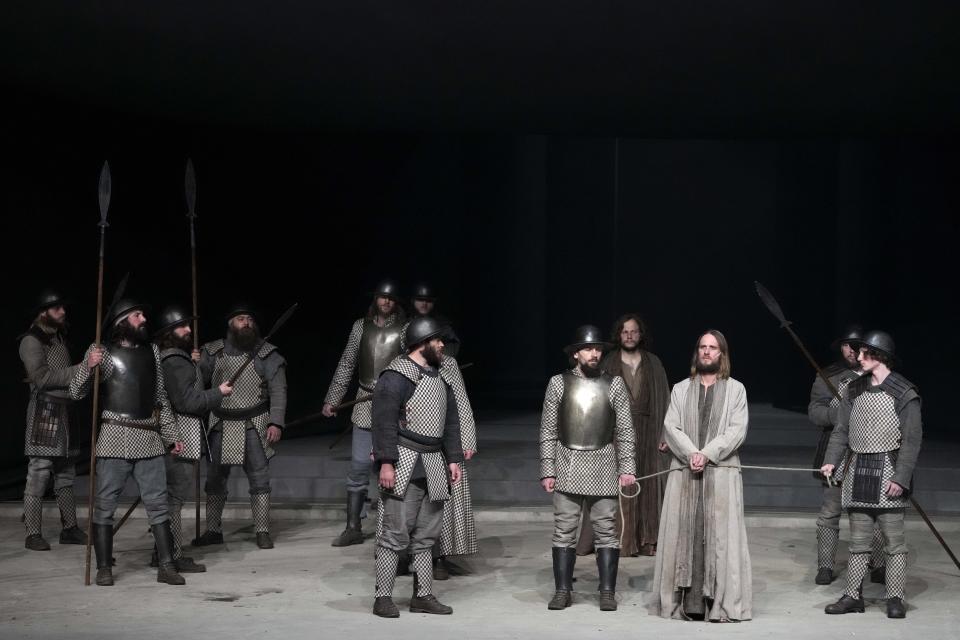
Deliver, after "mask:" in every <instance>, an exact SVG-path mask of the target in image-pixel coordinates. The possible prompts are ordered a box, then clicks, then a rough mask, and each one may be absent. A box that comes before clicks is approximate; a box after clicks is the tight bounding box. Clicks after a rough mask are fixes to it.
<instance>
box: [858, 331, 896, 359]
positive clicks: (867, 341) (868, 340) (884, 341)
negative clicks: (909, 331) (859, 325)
mask: <svg viewBox="0 0 960 640" xmlns="http://www.w3.org/2000/svg"><path fill="white" fill-rule="evenodd" d="M860 346H861V347H867V348H869V349H876V350H877V351H882V352H883V353H885V354H887V355H888V356H891V357H893V358H896V357H897V345H896V344H894V342H893V336H891V335H890V334H889V333H887V332H886V331H878V330H876V329H874V330H873V331H868V332H867V334H866V335H865V336H863V341H862V342H861V343H860Z"/></svg>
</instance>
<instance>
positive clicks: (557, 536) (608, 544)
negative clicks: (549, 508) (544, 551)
mask: <svg viewBox="0 0 960 640" xmlns="http://www.w3.org/2000/svg"><path fill="white" fill-rule="evenodd" d="M618 507H619V504H618V500H617V498H616V496H584V495H580V494H577V493H563V492H562V491H554V492H553V546H554V547H567V548H571V547H576V546H577V537H578V536H579V534H580V518H581V516H583V517H585V518H589V519H590V522H591V523H593V546H594V547H596V548H597V549H603V548H610V549H619V548H620V539H619V538H618V537H617V532H616V517H617V512H618Z"/></svg>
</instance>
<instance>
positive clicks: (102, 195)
mask: <svg viewBox="0 0 960 640" xmlns="http://www.w3.org/2000/svg"><path fill="white" fill-rule="evenodd" d="M97 192H98V193H97V195H98V197H99V201H100V223H99V224H98V225H97V226H99V227H100V256H99V266H98V268H97V324H96V337H95V338H94V344H96V345H97V346H100V341H101V339H102V337H103V336H102V327H101V323H102V321H103V254H104V251H103V250H104V243H105V241H106V236H107V227H108V226H110V225H109V224H107V211H108V210H109V209H110V193H111V181H110V165H109V164H107V163H106V162H104V163H103V168H102V169H101V170H100V185H99V188H98V189H97ZM99 396H100V367H99V366H97V367H96V368H95V369H94V371H93V418H92V419H91V421H90V423H91V427H90V428H91V431H90V490H89V495H88V496H87V545H86V550H85V552H84V562H85V568H84V573H83V584H84V585H86V586H90V541H91V540H92V539H93V496H94V492H95V490H96V474H97V427H98V426H99V415H98V413H99V402H98V400H99Z"/></svg>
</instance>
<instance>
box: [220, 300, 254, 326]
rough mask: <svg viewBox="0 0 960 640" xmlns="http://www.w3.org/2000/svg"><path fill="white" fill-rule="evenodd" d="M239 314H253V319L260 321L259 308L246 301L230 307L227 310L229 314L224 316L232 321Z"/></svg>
mask: <svg viewBox="0 0 960 640" xmlns="http://www.w3.org/2000/svg"><path fill="white" fill-rule="evenodd" d="M237 316H253V319H254V320H256V321H257V322H258V323H259V322H260V315H259V314H258V313H257V310H256V309H254V307H253V305H252V304H247V303H246V302H238V303H236V304H234V305H232V306H231V307H230V310H229V311H227V314H226V315H225V316H224V319H226V321H227V322H230V321H231V320H233V319H234V318H236V317H237Z"/></svg>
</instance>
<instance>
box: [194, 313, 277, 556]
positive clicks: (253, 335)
mask: <svg viewBox="0 0 960 640" xmlns="http://www.w3.org/2000/svg"><path fill="white" fill-rule="evenodd" d="M254 350H256V353H255V354H254V355H253V361H252V362H251V363H250V365H249V366H247V367H246V368H245V369H243V373H241V374H240V377H239V378H237V381H236V383H235V384H234V385H233V388H232V390H231V393H230V394H229V395H225V396H223V398H222V399H221V400H220V402H219V403H218V405H217V406H216V407H214V409H213V410H212V412H211V413H210V425H209V431H208V438H209V444H210V465H209V466H208V468H207V482H206V486H205V487H204V491H205V492H206V494H207V530H206V531H205V532H204V533H203V534H202V535H201V536H200V537H199V538H198V539H196V540H194V541H193V544H194V546H204V545H208V544H221V543H223V529H222V520H223V506H224V505H225V504H226V502H227V479H228V478H229V477H230V470H231V469H232V468H233V467H234V466H242V467H243V472H244V473H245V474H246V476H247V481H248V482H249V484H250V508H251V511H252V512H253V528H254V532H255V533H256V537H257V546H258V547H260V548H261V549H272V548H273V539H272V538H271V537H270V468H269V463H268V461H269V460H270V458H272V457H273V455H274V450H273V447H272V446H271V445H273V444H276V443H277V442H279V441H280V438H281V436H282V434H283V423H284V419H285V415H286V410H287V373H286V370H287V361H286V360H284V358H283V356H281V355H280V353H279V352H278V351H277V347H276V346H274V345H272V344H270V343H269V342H262V340H261V339H260V330H259V328H258V324H257V318H256V313H255V311H254V310H253V309H252V308H251V307H250V306H248V305H242V304H241V305H235V306H234V307H233V308H232V309H231V310H230V312H229V313H227V337H226V339H224V340H215V341H214V342H210V343H207V344H205V345H203V348H202V349H201V350H200V373H201V375H202V377H203V382H204V386H205V387H211V388H219V387H220V385H222V384H223V383H224V382H227V381H229V380H230V379H231V378H232V377H233V376H234V375H235V374H236V373H237V371H239V370H240V369H241V367H243V365H244V363H246V362H247V359H248V357H249V356H250V355H251V354H253V352H254Z"/></svg>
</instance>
